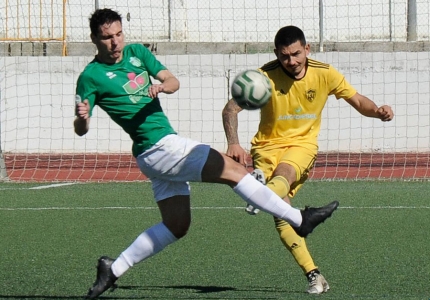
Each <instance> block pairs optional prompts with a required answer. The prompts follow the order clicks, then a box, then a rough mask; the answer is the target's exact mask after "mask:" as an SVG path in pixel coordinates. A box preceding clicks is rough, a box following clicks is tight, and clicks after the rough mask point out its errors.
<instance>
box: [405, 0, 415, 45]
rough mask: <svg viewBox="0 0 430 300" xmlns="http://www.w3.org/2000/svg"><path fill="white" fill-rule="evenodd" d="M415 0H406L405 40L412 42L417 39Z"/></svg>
mask: <svg viewBox="0 0 430 300" xmlns="http://www.w3.org/2000/svg"><path fill="white" fill-rule="evenodd" d="M417 37H418V35H417V1H416V0H408V27H407V39H406V40H407V41H408V42H413V41H416V40H417Z"/></svg>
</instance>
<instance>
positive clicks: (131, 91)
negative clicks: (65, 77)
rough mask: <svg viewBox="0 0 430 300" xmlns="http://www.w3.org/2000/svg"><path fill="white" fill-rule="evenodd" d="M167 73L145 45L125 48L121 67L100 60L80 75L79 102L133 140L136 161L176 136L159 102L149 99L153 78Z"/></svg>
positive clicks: (118, 64)
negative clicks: (104, 116) (166, 138)
mask: <svg viewBox="0 0 430 300" xmlns="http://www.w3.org/2000/svg"><path fill="white" fill-rule="evenodd" d="M161 70H166V67H165V66H163V65H162V64H161V63H160V62H159V61H158V60H157V59H156V58H155V56H154V55H153V54H152V53H151V52H150V51H149V50H148V49H146V48H145V47H144V46H143V45H140V44H132V45H127V46H125V47H124V50H123V57H122V60H121V61H120V62H119V63H115V64H105V63H100V62H99V61H97V59H94V60H93V61H92V62H90V63H89V64H88V65H87V66H86V67H85V69H84V71H83V72H82V73H81V74H80V76H79V78H78V82H77V87H76V98H77V99H81V100H85V99H88V101H89V103H90V107H91V108H90V115H92V110H93V109H94V106H95V105H98V106H99V107H100V108H101V109H103V110H104V111H105V112H106V113H107V114H108V115H109V116H110V117H111V118H112V120H113V121H114V122H115V123H117V124H118V125H119V126H121V127H122V128H123V129H124V130H125V131H126V132H127V133H128V134H129V135H130V137H131V139H132V140H133V149H132V152H133V155H134V156H135V157H136V156H138V155H139V154H141V153H142V152H143V151H145V150H146V149H148V148H150V147H151V146H152V145H154V144H155V143H156V142H158V141H159V140H160V139H161V138H163V137H164V136H166V135H168V134H172V133H173V134H176V132H175V131H174V129H173V128H172V126H171V125H170V122H169V120H168V119H167V116H166V115H165V114H164V112H163V109H162V108H161V105H160V100H159V99H158V98H154V99H152V98H150V97H148V88H149V87H150V86H151V84H152V82H151V78H150V76H152V77H155V76H156V75H157V74H158V72H160V71H161Z"/></svg>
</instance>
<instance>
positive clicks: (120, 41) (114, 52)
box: [91, 21, 124, 64]
mask: <svg viewBox="0 0 430 300" xmlns="http://www.w3.org/2000/svg"><path fill="white" fill-rule="evenodd" d="M91 39H92V41H93V43H94V44H95V45H96V47H97V51H98V53H97V58H98V59H99V60H101V61H102V62H104V63H109V64H113V63H117V62H119V61H121V59H122V50H123V49H124V33H123V32H122V25H121V22H119V21H116V22H113V23H111V24H103V25H101V26H100V28H99V33H98V34H97V36H94V35H91Z"/></svg>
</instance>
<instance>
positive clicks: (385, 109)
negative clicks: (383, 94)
mask: <svg viewBox="0 0 430 300" xmlns="http://www.w3.org/2000/svg"><path fill="white" fill-rule="evenodd" d="M345 100H346V102H348V103H349V104H350V105H351V106H352V107H354V108H355V109H356V110H357V111H358V112H359V113H360V114H362V115H363V116H366V117H371V118H378V119H380V120H381V121H383V122H387V121H391V120H392V119H393V117H394V113H393V110H392V109H391V107H390V106H388V105H382V106H380V107H378V106H377V105H376V104H375V103H374V102H373V101H372V100H370V99H369V98H367V97H366V96H363V95H361V94H359V93H355V95H354V96H352V97H351V98H349V99H345Z"/></svg>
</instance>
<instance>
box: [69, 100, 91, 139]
mask: <svg viewBox="0 0 430 300" xmlns="http://www.w3.org/2000/svg"><path fill="white" fill-rule="evenodd" d="M90 119H91V118H90V104H89V102H88V100H86V99H85V100H84V101H83V102H79V103H76V117H75V120H74V121H73V126H74V127H75V133H76V134H77V135H79V136H83V135H85V134H86V133H87V132H88V130H89V129H90Z"/></svg>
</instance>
